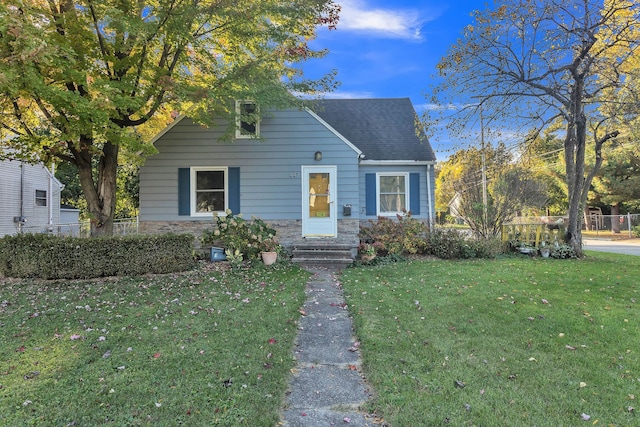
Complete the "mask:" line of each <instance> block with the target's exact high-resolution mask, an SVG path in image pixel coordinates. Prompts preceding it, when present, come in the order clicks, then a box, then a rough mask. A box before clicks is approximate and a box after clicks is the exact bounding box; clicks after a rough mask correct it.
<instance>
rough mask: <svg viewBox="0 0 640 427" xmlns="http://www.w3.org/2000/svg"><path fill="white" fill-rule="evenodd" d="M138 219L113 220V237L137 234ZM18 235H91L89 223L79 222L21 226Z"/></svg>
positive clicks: (17, 231)
mask: <svg viewBox="0 0 640 427" xmlns="http://www.w3.org/2000/svg"><path fill="white" fill-rule="evenodd" d="M138 231H139V223H138V218H137V217H136V218H124V219H115V220H114V221H113V235H114V236H127V235H130V234H138ZM19 233H46V234H52V235H54V236H72V237H89V236H90V235H91V222H90V221H81V222H76V223H71V224H46V225H31V226H28V225H21V226H19V227H18V228H17V230H16V234H19Z"/></svg>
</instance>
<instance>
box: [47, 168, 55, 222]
mask: <svg viewBox="0 0 640 427" xmlns="http://www.w3.org/2000/svg"><path fill="white" fill-rule="evenodd" d="M54 173H55V166H54V165H53V163H52V164H51V173H50V174H49V194H48V196H47V199H48V200H47V203H48V205H49V228H51V226H52V225H53V182H52V181H53V176H54V175H53V174H54Z"/></svg>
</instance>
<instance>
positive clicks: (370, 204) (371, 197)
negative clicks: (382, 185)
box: [364, 173, 378, 216]
mask: <svg viewBox="0 0 640 427" xmlns="http://www.w3.org/2000/svg"><path fill="white" fill-rule="evenodd" d="M364 188H365V190H364V191H365V206H366V207H367V216H371V215H373V216H375V215H376V212H377V208H376V206H377V204H378V197H377V192H376V174H375V173H367V174H365V175H364Z"/></svg>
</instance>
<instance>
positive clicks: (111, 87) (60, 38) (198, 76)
mask: <svg viewBox="0 0 640 427" xmlns="http://www.w3.org/2000/svg"><path fill="white" fill-rule="evenodd" d="M338 11H339V7H338V6H337V5H335V4H333V3H332V1H331V0H292V1H288V2H282V1H279V0H260V1H255V0H189V1H185V0H140V1H139V0H135V1H134V0H47V1H45V0H5V1H3V2H2V4H0V115H1V116H2V120H0V132H1V133H0V141H3V144H5V145H11V146H13V147H15V148H18V149H20V151H21V152H22V154H23V157H25V158H31V159H35V158H36V157H37V158H39V159H42V160H45V161H48V160H49V159H54V158H55V159H58V160H62V161H65V162H69V163H71V164H73V165H75V167H76V168H77V170H78V174H79V178H80V184H81V186H82V191H83V193H84V196H85V198H86V201H87V206H88V210H89V213H90V215H91V217H92V225H93V227H92V231H93V233H94V234H100V233H101V232H106V233H109V232H110V231H111V226H112V221H113V215H114V209H115V206H116V175H117V174H116V169H117V165H118V155H119V153H120V152H121V151H122V150H125V151H127V152H128V153H130V154H132V155H135V156H136V157H138V158H140V157H143V156H144V155H146V154H149V153H151V152H153V147H151V146H150V145H148V144H145V140H144V138H143V135H145V134H149V133H153V131H152V130H153V129H160V128H162V127H164V125H166V123H167V122H168V121H169V119H170V117H169V115H170V114H171V112H172V111H174V110H178V111H181V112H185V111H186V110H187V108H188V112H189V115H190V116H192V117H193V118H194V119H196V120H197V121H199V122H201V123H204V124H210V123H212V122H213V119H214V118H215V117H218V116H225V117H229V118H231V117H232V116H233V115H234V114H235V111H234V108H233V103H232V102H231V101H232V100H234V99H251V100H252V101H255V102H256V103H258V104H259V105H261V106H263V107H270V106H271V107H281V106H291V105H294V104H295V103H297V102H298V101H297V100H296V98H294V96H293V95H292V93H307V94H308V93H315V92H316V91H325V90H328V89H330V87H331V86H332V85H333V75H329V76H325V77H323V78H321V79H319V80H316V81H309V80H306V79H305V78H304V76H303V75H302V72H301V70H300V69H299V68H298V67H297V66H296V64H299V63H300V61H304V60H305V59H308V58H313V57H319V56H322V55H323V54H324V52H323V51H314V50H312V49H311V48H310V47H309V45H308V43H309V41H310V40H312V39H313V38H314V37H315V36H316V31H317V28H318V27H319V26H321V25H327V26H329V27H333V26H334V25H335V24H336V22H337V14H338ZM230 123H234V120H230ZM150 129H152V130H150ZM94 165H97V166H96V167H95V168H94V167H93V166H94Z"/></svg>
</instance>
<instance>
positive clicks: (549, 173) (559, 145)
mask: <svg viewBox="0 0 640 427" xmlns="http://www.w3.org/2000/svg"><path fill="white" fill-rule="evenodd" d="M525 141H526V142H525V143H524V144H523V145H522V149H521V151H520V152H519V162H518V163H519V165H520V166H521V167H522V168H525V169H526V170H528V171H529V172H530V173H531V174H532V176H533V177H535V179H536V180H538V181H540V182H542V183H543V184H544V186H545V187H546V191H547V204H546V206H545V207H546V212H545V214H546V215H550V216H562V215H564V214H565V212H567V184H566V179H565V168H564V160H563V157H564V156H563V155H562V152H563V151H564V149H563V145H564V144H563V142H562V140H560V139H558V137H557V136H556V135H555V129H549V130H547V131H545V132H544V133H543V134H539V133H538V132H535V131H534V132H533V134H531V135H528V136H527V137H526V139H525Z"/></svg>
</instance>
